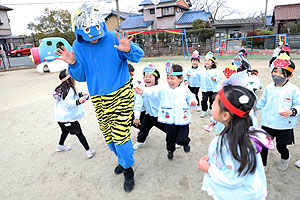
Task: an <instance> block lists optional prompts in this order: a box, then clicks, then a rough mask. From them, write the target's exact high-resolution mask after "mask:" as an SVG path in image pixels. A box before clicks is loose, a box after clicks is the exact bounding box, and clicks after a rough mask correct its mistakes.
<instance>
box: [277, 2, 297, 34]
mask: <svg viewBox="0 0 300 200" xmlns="http://www.w3.org/2000/svg"><path fill="white" fill-rule="evenodd" d="M299 20H300V3H296V4H287V5H278V6H275V8H274V11H273V18H272V22H273V24H274V30H273V31H274V32H275V33H280V29H281V27H282V26H283V25H284V24H285V23H286V22H296V23H297V21H299Z"/></svg>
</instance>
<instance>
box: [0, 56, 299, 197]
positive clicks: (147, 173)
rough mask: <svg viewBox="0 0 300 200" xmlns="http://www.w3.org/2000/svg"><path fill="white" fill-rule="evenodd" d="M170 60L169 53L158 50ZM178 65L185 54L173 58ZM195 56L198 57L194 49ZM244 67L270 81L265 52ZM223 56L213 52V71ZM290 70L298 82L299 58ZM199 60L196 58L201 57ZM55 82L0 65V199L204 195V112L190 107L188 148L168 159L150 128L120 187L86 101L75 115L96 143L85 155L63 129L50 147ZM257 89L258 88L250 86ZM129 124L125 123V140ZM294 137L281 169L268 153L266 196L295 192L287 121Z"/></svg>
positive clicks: (294, 149) (295, 149)
mask: <svg viewBox="0 0 300 200" xmlns="http://www.w3.org/2000/svg"><path fill="white" fill-rule="evenodd" d="M167 59H170V60H171V61H172V58H166V60H167ZM173 59H174V60H175V61H176V63H179V64H182V65H183V66H184V69H185V70H186V69H187V68H189V67H190V61H188V60H187V59H185V60H184V59H183V58H180V57H176V59H175V58H173ZM201 59H202V57H201ZM166 60H164V58H162V59H161V58H160V59H159V61H154V62H153V63H154V64H155V65H156V66H157V68H158V69H159V71H160V73H161V76H162V78H161V80H160V83H159V84H166V76H165V69H164V66H165V61H166ZM147 61H148V60H147V59H143V60H142V61H141V62H140V63H138V64H133V65H134V67H135V78H136V79H138V80H142V66H143V65H144V64H145V63H146V62H147ZM250 61H251V64H252V67H253V68H256V69H258V70H259V71H260V74H259V76H260V78H261V80H262V82H263V84H264V86H266V85H267V84H268V83H271V75H270V72H269V69H268V60H250ZM229 63H230V60H224V59H219V60H218V69H219V70H220V72H221V71H222V69H223V68H224V66H225V65H227V64H229ZM295 63H296V71H295V75H294V78H293V79H292V83H294V84H296V85H297V86H298V87H299V86H300V82H299V81H298V79H297V77H298V75H300V70H297V69H298V68H299V67H300V60H295ZM201 65H203V60H202V63H201ZM58 84H59V81H58V73H51V74H49V73H48V74H39V73H37V72H36V70H35V69H25V70H17V71H8V72H1V73H0V88H1V92H2V95H1V97H0V103H1V107H0V113H1V115H0V124H1V134H0V146H1V151H0V163H1V165H0V171H1V173H0V199H9V200H15V199H16V200H18V199H22V200H32V199H41V200H48V199H49V200H60V199H63V200H77V199H89V200H93V199H112V200H113V199H130V200H135V199H136V200H137V199H155V200H157V199H158V200H168V199H172V200H173V199H175V200H176V199H178V200H182V199H184V200H185V199H192V200H194V199H204V200H206V199H212V198H211V197H209V196H208V195H207V193H206V192H203V191H201V185H202V178H203V173H202V172H200V171H198V170H197V163H198V160H199V159H200V158H201V157H202V156H203V155H205V154H206V153H207V149H208V146H209V143H210V141H211V139H212V138H213V133H207V132H205V131H204V130H203V126H204V125H206V124H207V123H208V122H209V116H207V117H206V118H204V119H200V117H199V113H198V112H196V109H195V108H192V109H191V110H192V124H191V125H190V137H191V152H190V153H184V151H183V149H182V148H180V149H177V150H176V152H175V153H174V159H173V161H169V160H168V159H167V151H166V150H165V134H164V133H162V132H161V131H159V130H158V129H156V128H153V129H152V130H151V132H150V137H149V138H148V139H147V141H146V146H145V147H144V148H142V149H140V150H138V151H136V152H135V154H134V157H135V161H136V162H135V164H134V166H133V168H134V171H135V188H134V190H133V191H132V192H131V193H125V192H124V190H123V175H115V174H114V172H113V170H114V167H115V166H116V165H117V160H116V157H115V155H114V154H113V153H112V152H111V151H110V150H109V149H108V147H107V145H106V143H105V141H104V139H103V136H102V134H101V133H100V130H99V127H98V123H97V120H96V116H95V113H94V108H93V105H92V103H91V101H87V102H86V103H85V104H84V105H83V107H84V109H85V117H84V118H82V119H81V120H80V123H81V126H82V129H83V132H84V134H85V136H86V138H87V140H88V142H89V144H90V146H91V148H93V149H95V150H96V151H97V153H96V155H95V156H94V157H93V158H92V159H87V157H86V153H85V151H84V149H83V147H82V146H81V144H80V143H79V141H78V140H77V138H76V137H75V136H69V137H68V138H67V140H66V142H65V144H67V145H69V146H71V147H72V150H71V151H68V152H56V151H55V148H56V145H57V143H58V140H59V136H60V129H59V126H58V125H57V124H56V122H55V121H54V103H55V101H54V99H53V97H52V90H53V89H54V88H55V87H56V86H57V85H58ZM77 88H78V90H79V91H84V92H87V87H86V84H85V83H78V84H77ZM258 95H259V96H261V92H259V93H258ZM136 136H137V130H136V129H135V128H132V141H133V142H135V141H136ZM295 139H296V144H295V145H292V146H290V147H289V150H290V153H291V162H290V165H289V167H288V169H287V170H286V171H284V172H279V171H278V170H277V169H276V165H277V163H278V162H279V160H280V156H279V153H278V152H277V151H276V150H274V151H271V152H270V153H269V159H268V161H269V163H268V171H267V173H266V175H267V180H268V197H267V199H270V200H271V199H286V200H289V199H291V200H292V199H299V196H300V192H299V188H300V182H299V173H300V169H298V168H296V167H295V166H294V162H295V161H296V160H298V159H300V145H299V143H298V141H300V135H299V125H298V126H297V128H296V129H295Z"/></svg>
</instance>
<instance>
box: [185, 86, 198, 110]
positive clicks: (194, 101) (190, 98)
mask: <svg viewBox="0 0 300 200" xmlns="http://www.w3.org/2000/svg"><path fill="white" fill-rule="evenodd" d="M186 102H187V103H188V104H189V105H190V106H196V105H197V99H196V97H195V94H193V93H192V92H191V91H190V90H189V89H187V90H186Z"/></svg>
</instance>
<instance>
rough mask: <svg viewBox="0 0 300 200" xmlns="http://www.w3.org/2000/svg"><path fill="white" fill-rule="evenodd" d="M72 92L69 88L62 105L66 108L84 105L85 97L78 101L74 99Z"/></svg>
mask: <svg viewBox="0 0 300 200" xmlns="http://www.w3.org/2000/svg"><path fill="white" fill-rule="evenodd" d="M74 95H75V93H74V90H73V89H72V88H70V90H69V93H68V94H67V96H66V98H65V99H64V104H65V106H66V107H67V108H75V107H76V106H78V105H80V104H82V103H84V102H85V101H86V99H85V97H81V98H79V99H76V98H74Z"/></svg>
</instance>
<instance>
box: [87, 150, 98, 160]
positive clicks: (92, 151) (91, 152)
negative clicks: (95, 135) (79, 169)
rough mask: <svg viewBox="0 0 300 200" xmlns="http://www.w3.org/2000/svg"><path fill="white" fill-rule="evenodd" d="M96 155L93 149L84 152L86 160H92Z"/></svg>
mask: <svg viewBox="0 0 300 200" xmlns="http://www.w3.org/2000/svg"><path fill="white" fill-rule="evenodd" d="M95 154H96V151H95V150H94V149H90V150H88V151H87V152H86V156H87V157H88V158H92V157H93V156H94V155H95Z"/></svg>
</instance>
